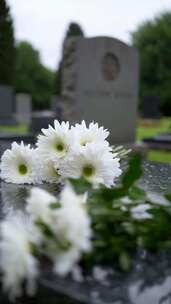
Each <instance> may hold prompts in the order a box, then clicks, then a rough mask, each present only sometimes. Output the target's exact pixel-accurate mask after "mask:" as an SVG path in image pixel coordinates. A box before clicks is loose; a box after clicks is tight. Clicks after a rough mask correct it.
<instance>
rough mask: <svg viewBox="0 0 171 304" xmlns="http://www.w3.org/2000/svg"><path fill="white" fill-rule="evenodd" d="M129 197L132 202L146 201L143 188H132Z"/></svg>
mask: <svg viewBox="0 0 171 304" xmlns="http://www.w3.org/2000/svg"><path fill="white" fill-rule="evenodd" d="M128 196H129V198H130V199H132V200H139V201H140V200H141V201H144V200H145V199H146V192H145V191H144V190H143V189H142V188H139V187H136V186H132V187H131V189H130V190H129V194H128Z"/></svg>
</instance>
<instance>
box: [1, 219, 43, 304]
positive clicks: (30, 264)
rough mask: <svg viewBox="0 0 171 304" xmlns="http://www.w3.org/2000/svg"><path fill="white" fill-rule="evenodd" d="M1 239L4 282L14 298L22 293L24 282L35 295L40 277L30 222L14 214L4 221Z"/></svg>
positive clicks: (28, 290) (31, 293)
mask: <svg viewBox="0 0 171 304" xmlns="http://www.w3.org/2000/svg"><path fill="white" fill-rule="evenodd" d="M0 229H1V240H0V268H1V272H2V283H3V288H4V290H5V291H8V292H9V294H10V297H11V298H12V299H13V298H15V297H18V296H20V295H21V294H22V285H23V282H25V283H26V292H27V294H28V295H33V294H34V292H35V280H36V278H37V277H38V274H39V271H38V263H37V260H36V259H35V257H34V256H33V255H32V252H31V243H32V237H33V233H32V232H31V231H30V225H29V222H27V221H26V220H25V219H24V218H22V217H19V216H14V217H12V218H9V219H7V220H5V221H4V222H2V224H1V226H0Z"/></svg>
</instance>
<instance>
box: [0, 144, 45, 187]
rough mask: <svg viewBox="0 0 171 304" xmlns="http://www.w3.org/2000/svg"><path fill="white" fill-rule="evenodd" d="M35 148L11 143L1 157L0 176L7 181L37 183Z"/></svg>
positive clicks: (38, 179)
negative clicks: (9, 147)
mask: <svg viewBox="0 0 171 304" xmlns="http://www.w3.org/2000/svg"><path fill="white" fill-rule="evenodd" d="M36 157H37V156H36V153H35V150H34V149H32V148H31V147H30V145H24V143H23V142H21V144H17V143H16V142H14V143H12V146H11V149H7V150H6V151H5V152H4V153H3V155H2V157H1V165H0V169H1V178H2V179H3V180H5V181H6V182H8V183H15V184H32V183H39V182H40V178H39V175H38V172H39V170H38V163H37V160H36Z"/></svg>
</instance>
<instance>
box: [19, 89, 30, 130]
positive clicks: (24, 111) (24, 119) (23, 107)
mask: <svg viewBox="0 0 171 304" xmlns="http://www.w3.org/2000/svg"><path fill="white" fill-rule="evenodd" d="M31 112H32V100H31V96H30V95H29V94H25V93H19V94H17V95H16V119H17V122H18V123H27V124H30V121H31Z"/></svg>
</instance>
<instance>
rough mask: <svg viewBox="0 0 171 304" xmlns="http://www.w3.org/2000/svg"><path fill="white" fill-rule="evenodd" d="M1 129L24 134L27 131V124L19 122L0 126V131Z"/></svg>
mask: <svg viewBox="0 0 171 304" xmlns="http://www.w3.org/2000/svg"><path fill="white" fill-rule="evenodd" d="M1 131H2V132H12V133H19V134H25V133H27V131H28V126H27V125H26V124H21V125H18V126H0V132H1Z"/></svg>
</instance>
